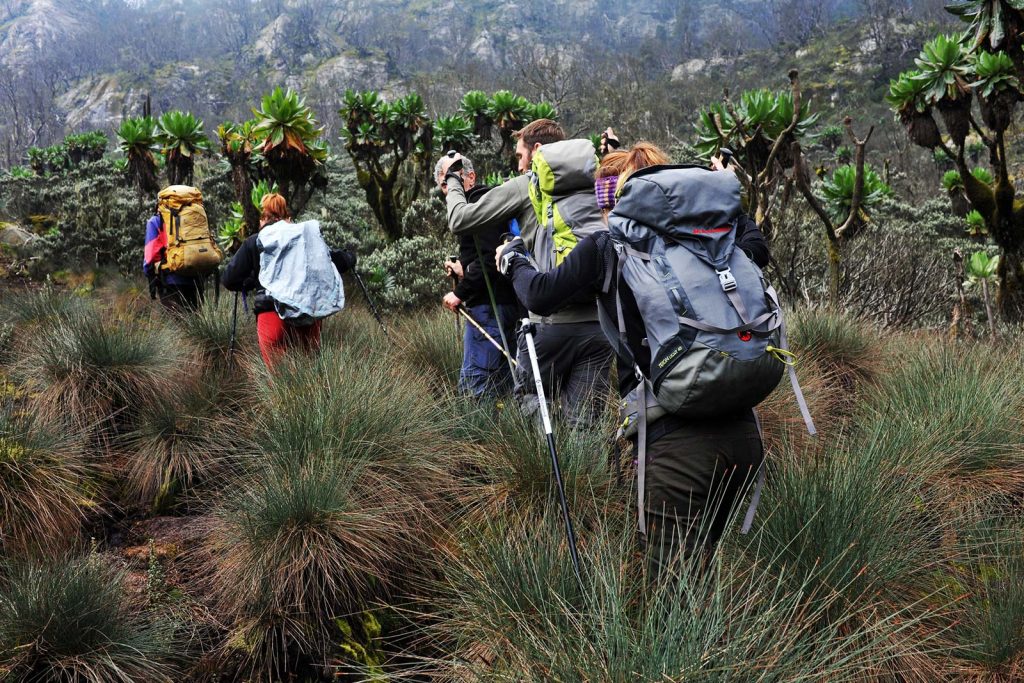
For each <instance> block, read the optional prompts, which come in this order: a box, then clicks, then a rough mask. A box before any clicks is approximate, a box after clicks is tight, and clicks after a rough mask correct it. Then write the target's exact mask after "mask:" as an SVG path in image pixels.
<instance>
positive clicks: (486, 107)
mask: <svg viewBox="0 0 1024 683" xmlns="http://www.w3.org/2000/svg"><path fill="white" fill-rule="evenodd" d="M459 111H461V112H462V113H463V114H464V115H465V116H466V117H467V118H469V120H470V121H471V122H472V123H473V133H474V134H475V135H476V136H477V137H478V138H480V139H481V140H489V139H490V137H491V127H492V126H493V125H494V119H493V118H491V98H490V97H488V96H487V93H485V92H484V91H483V90H470V91H469V92H468V93H466V94H465V95H463V96H462V102H461V103H460V104H459Z"/></svg>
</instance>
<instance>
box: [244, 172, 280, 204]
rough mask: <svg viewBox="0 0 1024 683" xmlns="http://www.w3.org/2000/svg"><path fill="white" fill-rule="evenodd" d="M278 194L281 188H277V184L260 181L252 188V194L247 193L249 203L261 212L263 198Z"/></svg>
mask: <svg viewBox="0 0 1024 683" xmlns="http://www.w3.org/2000/svg"><path fill="white" fill-rule="evenodd" d="M280 192H281V188H279V187H278V186H277V183H271V182H267V181H266V180H261V181H259V182H258V183H256V184H255V185H253V186H252V192H250V193H249V201H250V202H252V205H253V206H254V207H255V208H256V210H257V211H262V210H263V198H264V197H266V196H267V195H268V194H278V193H280Z"/></svg>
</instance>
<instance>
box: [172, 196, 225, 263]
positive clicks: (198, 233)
mask: <svg viewBox="0 0 1024 683" xmlns="http://www.w3.org/2000/svg"><path fill="white" fill-rule="evenodd" d="M157 202H158V204H157V206H158V210H159V212H160V220H161V222H162V224H163V229H164V231H165V232H166V233H167V247H166V249H165V250H164V256H163V260H162V261H160V263H158V264H157V273H158V274H165V273H173V274H176V275H186V276H190V277H202V276H204V275H209V274H210V273H213V272H214V271H216V270H217V266H219V265H220V262H221V260H223V258H224V252H222V251H221V249H220V247H219V246H217V243H216V241H214V239H213V235H212V234H211V233H210V224H209V222H208V221H207V220H206V210H205V209H204V208H203V194H202V192H200V191H199V190H197V189H196V188H194V187H189V186H188V185H171V186H170V187H167V188H164V189H163V190H161V191H160V194H159V195H158V196H157Z"/></svg>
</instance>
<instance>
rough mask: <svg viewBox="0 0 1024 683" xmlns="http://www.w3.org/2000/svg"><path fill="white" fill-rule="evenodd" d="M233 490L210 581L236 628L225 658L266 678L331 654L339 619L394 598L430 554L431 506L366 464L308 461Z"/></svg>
mask: <svg viewBox="0 0 1024 683" xmlns="http://www.w3.org/2000/svg"><path fill="white" fill-rule="evenodd" d="M234 488H235V490H234V491H232V492H231V493H230V494H229V495H228V498H227V500H226V501H225V503H224V505H223V506H222V507H221V508H220V510H219V512H218V513H217V519H218V523H217V524H216V526H215V528H214V531H213V534H212V537H211V542H210V549H211V551H212V553H211V556H212V557H213V558H214V565H213V566H212V567H211V568H210V576H211V577H212V583H213V591H214V594H215V595H216V598H217V602H218V605H219V607H220V610H221V614H223V615H224V616H225V617H227V619H228V622H229V624H230V631H229V635H228V638H227V640H226V641H225V646H224V648H225V655H226V656H234V657H236V658H238V657H240V658H241V659H242V660H243V661H244V662H245V664H246V665H247V666H248V668H249V670H250V671H252V672H256V673H258V674H259V675H260V676H267V677H269V678H271V679H273V676H274V675H280V672H287V671H289V670H291V669H289V666H290V665H291V666H294V665H295V663H296V661H297V659H298V660H301V659H314V660H315V659H317V657H318V656H321V657H322V656H323V655H324V654H325V653H326V652H328V651H330V649H331V647H330V638H331V634H332V633H334V630H335V623H334V620H335V619H336V618H337V617H345V616H348V615H350V614H354V613H358V612H361V611H364V610H365V609H367V607H368V606H369V605H370V604H371V602H373V601H375V600H381V599H385V598H386V597H387V596H388V595H390V594H391V593H392V591H394V590H395V589H396V588H397V587H399V586H401V585H402V584H403V583H404V582H405V581H408V580H409V578H410V574H411V572H412V568H413V567H414V566H415V565H416V563H417V562H422V561H423V559H424V557H425V556H426V555H427V554H428V552H429V535H428V534H425V533H424V526H423V523H422V519H423V516H424V514H425V510H424V503H423V501H422V500H420V499H418V498H417V497H415V496H414V495H411V494H410V493H409V492H408V491H405V490H403V489H401V488H400V487H398V486H397V485H396V483H395V481H394V480H392V479H389V478H388V477H386V476H383V475H381V474H380V473H378V472H375V471H374V469H373V468H371V467H369V466H368V465H366V464H359V463H353V462H339V461H337V460H333V459H328V458H324V459H315V460H307V461H305V462H302V463H296V464H294V465H291V466H287V467H271V468H266V469H261V470H259V471H258V472H254V473H253V475H252V476H250V477H247V478H245V479H243V480H242V481H240V482H239V483H238V484H237V486H236V487H234ZM296 658H297V659H296ZM274 680H276V679H274Z"/></svg>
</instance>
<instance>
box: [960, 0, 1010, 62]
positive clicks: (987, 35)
mask: <svg viewBox="0 0 1024 683" xmlns="http://www.w3.org/2000/svg"><path fill="white" fill-rule="evenodd" d="M1020 10H1024V0H954V2H951V3H949V4H947V5H946V11H947V12H950V13H951V14H955V15H956V16H958V17H960V18H961V19H962V20H963V21H966V22H968V23H969V24H970V27H969V28H968V29H967V35H969V36H973V38H972V45H973V47H975V48H978V47H981V46H983V45H984V44H985V43H986V42H987V43H988V44H989V46H990V47H991V48H992V49H993V50H997V49H999V48H1000V47H1001V46H1003V43H1004V41H1006V42H1007V43H1008V45H1007V47H1019V46H1020V42H1019V41H1020V35H1021V32H1022V31H1024V21H1022V17H1021V14H1020ZM1007 38H1009V40H1007Z"/></svg>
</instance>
